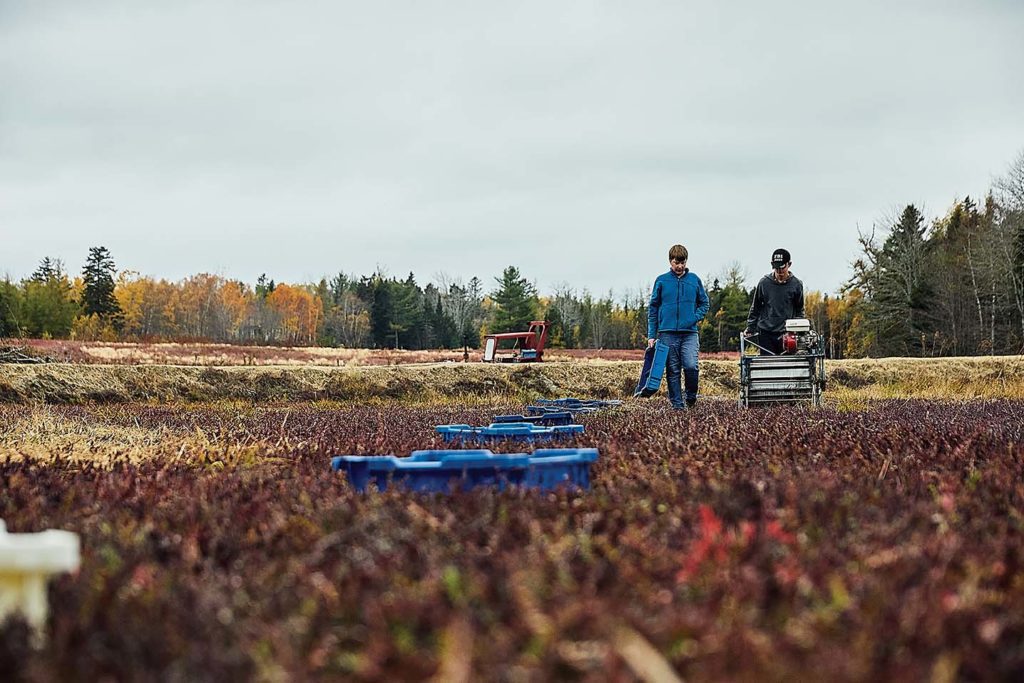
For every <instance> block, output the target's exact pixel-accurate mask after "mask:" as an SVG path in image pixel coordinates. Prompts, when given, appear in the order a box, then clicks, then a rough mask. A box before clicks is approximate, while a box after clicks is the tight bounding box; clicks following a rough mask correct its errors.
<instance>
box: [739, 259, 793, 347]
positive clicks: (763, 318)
mask: <svg viewBox="0 0 1024 683" xmlns="http://www.w3.org/2000/svg"><path fill="white" fill-rule="evenodd" d="M803 317H804V283H802V282H800V280H799V279H798V278H797V276H796V275H793V274H790V276H789V279H788V280H786V281H785V282H779V281H778V280H776V279H775V276H774V274H772V273H768V274H767V275H765V276H764V277H763V278H761V280H760V281H759V282H758V283H757V287H755V288H754V300H753V301H751V302H750V314H749V315H748V316H747V331H749V332H757V331H758V330H759V329H761V330H764V331H765V332H785V331H786V321H787V320H789V319H790V318H803Z"/></svg>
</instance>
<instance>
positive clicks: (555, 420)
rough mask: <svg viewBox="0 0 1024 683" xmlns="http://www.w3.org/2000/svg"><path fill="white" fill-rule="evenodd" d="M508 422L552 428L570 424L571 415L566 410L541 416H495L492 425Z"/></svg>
mask: <svg viewBox="0 0 1024 683" xmlns="http://www.w3.org/2000/svg"><path fill="white" fill-rule="evenodd" d="M508 422H530V423H532V424H538V425H545V426H548V427H552V426H555V425H567V424H572V423H573V415H572V413H571V412H570V411H568V410H553V411H551V412H546V413H543V414H541V415H495V416H494V420H493V421H492V424H504V423H508Z"/></svg>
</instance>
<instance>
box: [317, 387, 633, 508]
mask: <svg viewBox="0 0 1024 683" xmlns="http://www.w3.org/2000/svg"><path fill="white" fill-rule="evenodd" d="M621 403H622V401H599V400H584V399H578V398H560V399H550V400H546V399H541V400H538V401H537V402H536V404H535V405H530V406H527V407H526V412H527V415H525V416H523V415H497V416H495V418H494V421H493V422H492V423H491V424H490V425H488V426H487V427H473V426H471V425H464V424H451V425H437V427H436V430H437V432H438V433H439V434H440V435H441V438H442V439H443V440H444V441H445V442H449V443H450V442H453V441H459V442H463V443H465V442H467V441H478V442H490V443H493V442H498V441H516V442H528V443H531V442H534V441H546V440H550V439H556V438H559V437H563V438H564V437H573V436H576V435H579V434H582V433H583V429H584V426H583V425H581V424H573V423H574V422H575V419H576V417H577V416H579V415H584V414H589V413H594V412H597V411H598V410H602V409H605V408H612V407H615V406H617V405H620V404H621ZM595 460H597V449H596V448H538V449H536V450H534V451H533V452H532V453H511V454H495V453H492V452H491V451H490V450H486V449H476V450H472V449H465V450H428V451H413V453H412V455H410V456H409V457H407V458H398V457H395V456H393V455H369V456H361V455H342V456H337V457H334V458H332V459H331V467H332V468H333V469H334V470H335V471H344V472H345V475H346V476H347V477H348V480H349V482H350V483H351V484H352V487H353V488H355V490H356V491H360V492H362V491H365V490H366V488H367V486H368V485H369V483H370V482H371V481H372V482H374V483H376V485H377V488H378V489H380V490H384V489H386V488H387V487H388V486H389V485H390V484H400V485H402V486H404V487H405V488H407V489H409V490H411V491H420V492H447V491H451V490H453V487H454V488H455V489H457V490H468V489H471V488H473V487H476V486H496V487H497V488H498V489H499V490H502V489H504V488H506V487H508V486H526V487H530V488H539V489H552V488H555V487H558V486H568V487H570V488H579V489H589V488H590V465H591V463H593V462H594V461H595Z"/></svg>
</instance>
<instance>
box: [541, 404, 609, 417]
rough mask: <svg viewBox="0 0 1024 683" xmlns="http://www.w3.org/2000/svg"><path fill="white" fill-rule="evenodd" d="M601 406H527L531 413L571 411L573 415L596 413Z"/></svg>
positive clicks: (548, 413)
mask: <svg viewBox="0 0 1024 683" xmlns="http://www.w3.org/2000/svg"><path fill="white" fill-rule="evenodd" d="M598 410H600V408H597V407H594V406H584V405H572V406H570V405H565V406H561V407H559V406H549V405H532V406H526V412H527V414H529V415H553V414H555V413H570V414H572V415H588V414H590V413H596V412H597V411H598Z"/></svg>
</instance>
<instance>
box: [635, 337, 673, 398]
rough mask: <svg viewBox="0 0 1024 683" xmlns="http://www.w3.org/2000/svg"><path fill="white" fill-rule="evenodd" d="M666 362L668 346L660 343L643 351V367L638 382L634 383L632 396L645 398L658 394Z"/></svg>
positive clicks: (657, 342)
mask: <svg viewBox="0 0 1024 683" xmlns="http://www.w3.org/2000/svg"><path fill="white" fill-rule="evenodd" d="M666 361H668V345H667V344H662V343H661V342H660V341H656V342H654V346H651V347H648V349H647V350H646V351H644V365H643V368H642V369H641V370H640V381H639V382H637V383H636V390H635V391H634V392H633V396H641V397H644V398H647V397H648V396H653V395H654V394H656V393H658V389H659V388H660V387H661V378H662V377H663V376H664V375H665V364H666Z"/></svg>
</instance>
